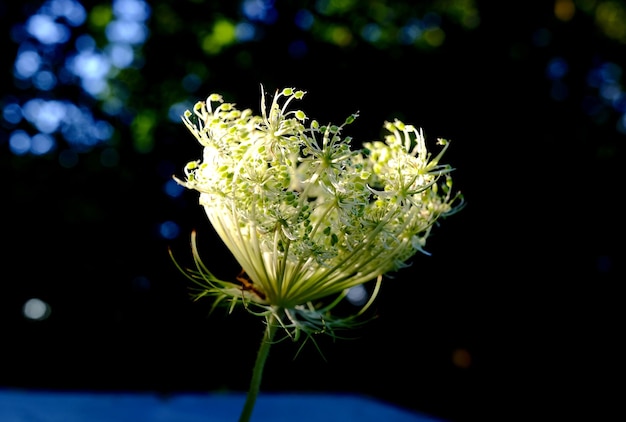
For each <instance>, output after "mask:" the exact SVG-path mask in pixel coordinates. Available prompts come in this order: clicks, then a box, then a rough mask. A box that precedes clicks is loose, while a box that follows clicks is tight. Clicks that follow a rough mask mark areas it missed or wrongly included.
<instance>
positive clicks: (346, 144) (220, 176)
mask: <svg viewBox="0 0 626 422" xmlns="http://www.w3.org/2000/svg"><path fill="white" fill-rule="evenodd" d="M261 90H262V91H261V92H262V95H261V115H255V114H254V113H253V112H252V111H251V110H249V109H245V110H239V109H238V108H237V107H236V106H235V104H232V103H227V102H224V100H223V98H222V96H220V95H218V94H212V95H210V96H209V97H208V99H207V100H206V101H204V102H198V103H197V104H196V105H195V107H194V108H193V111H189V110H188V111H187V112H186V113H185V115H184V116H183V122H184V123H185V125H186V126H187V128H188V129H189V130H190V131H191V133H192V134H193V135H194V136H195V137H196V139H197V140H198V142H199V143H200V144H201V145H202V146H203V147H204V154H203V158H202V160H198V161H192V162H190V163H188V164H187V166H186V167H185V176H186V178H185V180H178V179H177V180H178V182H179V183H181V184H182V185H184V186H186V187H187V188H190V189H194V190H196V191H198V192H199V193H200V199H199V201H200V204H201V205H202V206H203V207H204V210H205V211H206V214H207V216H208V218H209V220H210V222H211V224H212V225H213V227H214V228H215V230H216V231H217V233H218V234H219V236H220V237H221V239H222V240H223V241H224V243H225V244H226V246H227V247H228V249H229V250H230V251H231V253H232V254H233V255H234V257H235V258H236V260H237V261H238V262H239V264H240V265H241V267H242V273H241V274H240V276H239V277H238V278H237V280H236V281H232V282H230V281H223V280H219V279H217V278H216V277H215V276H214V275H213V274H212V273H211V272H210V271H209V270H208V269H207V267H206V266H205V265H204V263H203V262H202V260H201V259H200V257H199V253H198V251H197V248H196V245H195V236H194V237H193V241H192V247H193V251H194V257H195V260H196V269H194V270H189V271H187V274H188V275H189V276H190V277H191V278H192V279H194V280H195V281H198V282H200V283H201V284H202V286H203V290H202V293H201V294H203V295H207V294H208V295H212V296H215V297H216V298H217V302H220V301H222V300H224V299H230V300H231V304H232V305H233V306H234V305H235V304H236V303H239V302H243V303H244V304H245V305H246V306H250V305H255V307H256V308H255V309H256V310H259V309H260V310H261V313H263V312H265V313H271V314H272V315H273V316H274V317H276V318H277V319H278V320H279V321H281V324H283V327H284V328H286V329H287V332H288V333H290V334H292V335H293V337H294V338H297V337H298V335H299V333H300V332H301V331H304V332H305V333H307V334H310V333H313V332H320V331H328V332H332V330H333V329H334V328H337V327H341V326H343V325H345V324H346V323H348V322H351V321H352V319H351V318H347V319H333V318H332V317H330V316H329V311H330V310H331V309H332V307H334V306H335V305H336V304H337V303H338V302H339V300H341V299H342V298H343V297H344V296H345V295H346V293H347V291H348V289H350V288H351V287H354V286H357V285H360V284H363V283H366V282H368V281H371V280H378V283H380V280H381V278H382V276H383V275H384V274H386V273H389V272H393V271H396V270H398V269H400V268H402V267H404V266H406V265H407V262H408V260H409V259H410V258H411V257H412V256H413V255H415V254H416V253H417V252H425V250H424V246H425V243H426V239H427V238H428V236H429V234H430V231H431V228H432V227H433V225H434V224H435V223H436V222H437V221H438V219H439V218H440V217H443V216H446V215H450V214H452V213H454V212H455V211H457V210H458V209H459V208H460V206H461V205H462V196H461V195H460V194H459V193H453V192H452V189H451V188H452V179H451V176H450V173H451V171H452V168H451V167H450V166H449V165H446V164H442V163H441V162H440V160H441V157H442V155H443V153H444V151H445V149H446V148H447V147H448V143H447V141H445V140H443V139H440V140H439V144H440V145H442V146H443V148H442V149H441V152H440V153H439V154H437V155H436V156H432V155H431V153H430V152H428V150H427V148H426V142H425V139H424V135H423V133H422V131H421V130H418V129H416V128H415V127H413V126H411V125H408V124H404V123H403V122H401V121H399V120H395V121H394V122H386V123H385V125H384V127H385V129H386V130H387V132H388V135H387V136H386V137H385V138H384V141H375V142H367V143H364V144H363V145H362V148H360V149H354V148H352V145H351V141H352V140H351V138H350V137H349V136H344V133H343V132H344V129H345V127H346V126H347V125H348V124H350V123H352V122H353V121H354V120H355V119H356V118H357V117H358V113H355V114H352V115H350V116H349V117H348V118H347V119H346V120H345V121H344V122H343V124H341V125H333V124H326V125H322V124H320V123H319V122H318V121H316V120H310V119H309V118H308V117H307V115H306V114H305V113H304V112H303V111H301V110H290V109H289V106H291V105H292V103H293V102H294V100H300V99H302V98H303V97H304V95H305V92H303V91H297V90H295V89H293V88H285V89H283V90H282V91H280V92H279V91H277V92H276V93H275V95H274V97H273V99H272V101H271V103H270V104H269V105H268V104H267V102H266V98H265V92H264V91H263V89H262V88H261ZM377 287H378V285H377ZM376 291H377V289H376ZM335 296H336V300H333V301H331V302H330V303H329V304H326V305H318V303H319V301H320V300H321V299H325V298H329V297H331V298H333V299H334V298H335ZM372 299H373V298H372ZM250 309H252V307H251V306H250Z"/></svg>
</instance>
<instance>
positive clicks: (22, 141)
mask: <svg viewBox="0 0 626 422" xmlns="http://www.w3.org/2000/svg"><path fill="white" fill-rule="evenodd" d="M30 144H31V140H30V136H28V134H27V133H26V132H24V131H23V130H16V131H15V132H13V133H11V135H10V136H9V149H10V150H11V152H12V153H13V154H15V155H24V154H26V153H27V152H28V151H29V150H30Z"/></svg>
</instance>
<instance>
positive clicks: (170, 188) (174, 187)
mask: <svg viewBox="0 0 626 422" xmlns="http://www.w3.org/2000/svg"><path fill="white" fill-rule="evenodd" d="M163 190H164V191H165V194H166V195H167V196H170V197H172V198H178V197H180V196H181V195H182V194H183V192H184V191H185V188H184V187H183V186H181V185H179V184H178V183H176V181H175V180H171V179H170V180H168V181H167V182H165V185H164V186H163Z"/></svg>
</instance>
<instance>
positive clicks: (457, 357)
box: [452, 348, 472, 369]
mask: <svg viewBox="0 0 626 422" xmlns="http://www.w3.org/2000/svg"><path fill="white" fill-rule="evenodd" d="M452 363H453V364H454V366H456V367H457V368H461V369H467V368H469V367H470V366H471V365H472V356H471V355H470V353H469V351H468V350H467V349H462V348H461V349H455V350H454V351H453V352H452Z"/></svg>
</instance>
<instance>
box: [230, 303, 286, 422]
mask: <svg viewBox="0 0 626 422" xmlns="http://www.w3.org/2000/svg"><path fill="white" fill-rule="evenodd" d="M275 320H276V317H275V314H273V313H272V314H270V316H268V317H267V327H266V328H265V334H264V335H263V340H262V341H261V347H259V352H258V354H257V357H256V362H255V363H254V370H253V372H252V380H251V381H250V388H249V389H248V396H247V397H246V403H245V404H244V406H243V410H242V411H241V416H239V422H249V421H250V417H251V416H252V410H253V409H254V404H255V403H256V398H257V396H258V395H259V390H260V388H261V379H262V378H263V367H264V366H265V361H266V360H267V355H268V354H269V351H270V346H271V345H272V342H273V340H274V335H275V334H276V330H277V329H278V323H276V321H275Z"/></svg>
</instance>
